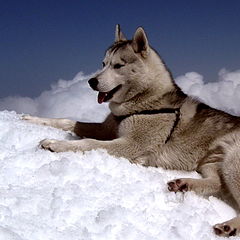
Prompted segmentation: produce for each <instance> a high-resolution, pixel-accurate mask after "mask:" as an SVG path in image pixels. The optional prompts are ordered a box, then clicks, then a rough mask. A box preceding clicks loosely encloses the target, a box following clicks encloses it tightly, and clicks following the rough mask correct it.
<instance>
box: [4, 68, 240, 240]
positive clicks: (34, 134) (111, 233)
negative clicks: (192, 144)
mask: <svg viewBox="0 0 240 240" xmlns="http://www.w3.org/2000/svg"><path fill="white" fill-rule="evenodd" d="M239 75H240V71H235V72H227V71H226V70H221V71H220V73H219V80H218V82H215V83H208V84H205V83H204V81H203V77H202V76H201V75H200V74H198V73H194V72H192V73H187V74H186V75H184V76H181V77H178V78H177V79H176V81H177V83H178V84H179V85H180V86H181V87H182V88H183V90H184V91H185V92H187V93H189V94H193V95H195V96H197V97H199V98H202V99H203V100H204V101H205V102H207V103H209V104H210V105H214V104H215V105H216V106H217V107H218V108H220V109H224V110H226V111H229V112H232V113H234V114H238V113H240V106H239V104H238V99H239V96H240V95H239V93H240V92H239V91H240V76H239ZM88 78H89V76H84V75H83V74H82V73H80V74H78V75H77V76H76V77H75V78H74V79H73V80H71V81H64V80H60V81H59V82H57V83H56V84H55V85H54V86H52V88H51V89H50V90H48V91H45V92H43V93H42V94H41V95H40V96H39V97H37V98H35V99H31V98H27V97H25V98H23V97H8V98H5V99H0V109H2V110H3V109H9V110H15V111H17V112H18V113H23V112H25V113H31V114H35V115H38V116H49V117H69V118H73V119H80V120H83V121H100V120H102V119H103V118H104V117H105V116H106V114H107V113H108V109H107V106H106V104H102V105H98V104H97V102H96V93H94V92H93V91H91V90H90V88H88V87H87V83H86V79H88ZM20 116H21V114H16V112H13V111H1V112H0V129H1V131H0V240H10V239H11V240H43V239H44V240H56V239H57V240H63V239H64V240H101V239H104V240H106V239H110V240H115V239H116V240H122V239H126V240H128V239H129V240H135V239H136V240H139V239H141V240H166V239H171V240H175V239H176V240H196V239H198V240H206V239H208V240H213V239H221V238H219V237H217V236H215V235H214V233H213V231H212V225H213V224H215V223H219V222H222V221H225V220H228V219H230V218H232V217H234V216H235V215H236V212H235V211H234V210H233V209H232V208H231V207H229V206H228V205H227V204H225V203H224V202H222V201H221V200H219V199H217V198H215V197H209V198H203V197H201V196H197V195H196V194H195V193H193V192H187V193H185V194H181V193H177V194H175V193H172V192H169V191H168V190H167V186H166V183H167V182H168V181H169V180H171V179H174V178H178V177H194V178H200V176H199V175H198V174H197V173H196V172H182V171H167V170H164V169H161V168H158V169H157V168H145V167H142V166H138V165H134V164H130V163H129V162H128V161H127V160H126V159H124V158H115V157H113V156H110V155H108V154H107V153H106V152H105V151H104V150H96V151H90V152H86V153H72V152H66V153H52V152H48V151H45V150H42V149H40V148H39V147H38V144H39V141H40V140H42V139H44V138H56V139H72V138H75V137H74V136H72V135H71V134H70V133H66V132H63V131H61V130H58V129H54V128H51V127H47V126H38V125H34V124H30V123H26V122H24V121H22V120H20ZM233 239H240V238H238V237H235V238H233Z"/></svg>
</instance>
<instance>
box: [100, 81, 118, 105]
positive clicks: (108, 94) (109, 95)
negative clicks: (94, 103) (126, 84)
mask: <svg viewBox="0 0 240 240" xmlns="http://www.w3.org/2000/svg"><path fill="white" fill-rule="evenodd" d="M121 87H122V84H120V85H118V86H117V87H115V88H114V89H112V90H111V91H109V92H99V93H98V103H100V104H101V103H103V102H107V101H108V100H110V99H111V98H112V97H113V95H114V94H115V93H116V92H117V91H118V90H119V89H120V88H121Z"/></svg>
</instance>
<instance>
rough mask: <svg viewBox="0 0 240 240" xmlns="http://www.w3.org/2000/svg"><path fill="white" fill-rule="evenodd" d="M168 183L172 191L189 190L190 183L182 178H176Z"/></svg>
mask: <svg viewBox="0 0 240 240" xmlns="http://www.w3.org/2000/svg"><path fill="white" fill-rule="evenodd" d="M167 184H168V190H169V191H170V192H187V191H188V190H189V185H188V183H187V182H186V181H184V180H182V179H175V180H173V181H170V182H168V183H167Z"/></svg>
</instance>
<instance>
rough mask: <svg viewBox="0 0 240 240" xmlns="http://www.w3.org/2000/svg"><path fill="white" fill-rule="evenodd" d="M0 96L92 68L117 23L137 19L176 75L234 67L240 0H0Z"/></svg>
mask: <svg viewBox="0 0 240 240" xmlns="http://www.w3.org/2000/svg"><path fill="white" fill-rule="evenodd" d="M0 3H1V8H0V43H1V44H0V81H1V84H2V87H1V91H0V97H5V96H9V95H22V96H30V97H34V96H37V95H39V94H40V93H41V92H42V91H43V90H45V89H48V88H49V86H50V84H51V83H53V82H55V81H57V80H58V79H59V78H63V79H72V78H73V77H74V75H75V74H76V73H78V72H79V71H83V72H84V73H86V74H88V73H92V72H94V71H95V70H97V69H99V68H100V67H101V62H102V58H103V54H104V51H105V49H106V48H107V47H108V46H109V45H110V44H111V43H112V42H113V39H114V29H115V25H116V24H117V23H120V24H121V27H122V29H123V32H124V33H125V35H126V36H128V38H131V37H132V35H133V33H134V31H135V29H136V28H137V27H138V26H143V27H144V28H145V30H146V32H147V34H148V37H149V41H150V44H151V45H152V46H153V47H154V48H155V49H156V50H157V51H158V52H159V53H160V55H161V56H162V57H163V59H164V60H165V62H166V63H167V65H168V67H169V68H170V69H171V71H172V73H173V75H174V76H178V75H181V74H184V73H186V72H189V71H196V72H199V73H200V74H203V75H204V77H205V80H206V81H213V80H215V79H217V73H218V71H219V70H220V69H221V68H223V67H225V68H227V69H229V70H237V69H240V44H239V43H240V30H239V23H240V14H239V12H240V1H237V0H236V1H234V0H231V1H226V0H225V1H221V0H218V1H214V0H209V1H205V0H202V1H193V0H192V1H184V0H182V1H179V0H178V1H177V0H175V1H174V0H172V1H161V0H158V1H157V0H156V1H146V0H145V1H141V0H139V1H135V0H133V1H124V0H122V1H107V0H106V1H103V0H98V1H93V0H88V1H85V0H83V1H81V0H78V1H77V0H71V1H67V0H65V1H63V0H58V1H55V0H48V1H45V0H38V1H36V0H29V1H26V0H21V1H16V0H15V1H14V0H12V1H11V0H8V1H2V0H1V1H0Z"/></svg>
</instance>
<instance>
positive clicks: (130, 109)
mask: <svg viewBox="0 0 240 240" xmlns="http://www.w3.org/2000/svg"><path fill="white" fill-rule="evenodd" d="M185 98H186V95H185V94H184V93H183V92H182V91H181V90H180V89H179V88H178V87H177V86H174V87H173V88H172V89H170V90H169V91H166V92H165V93H164V94H157V92H156V91H154V92H153V91H149V92H145V93H141V94H139V95H138V96H135V97H134V98H133V99H131V100H130V101H127V102H124V103H114V102H111V103H110V104H109V108H110V110H111V112H112V113H113V115H115V116H124V115H130V114H135V113H138V112H142V111H145V110H160V109H167V108H168V109H170V108H180V107H181V106H182V104H183V102H184V100H185Z"/></svg>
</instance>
